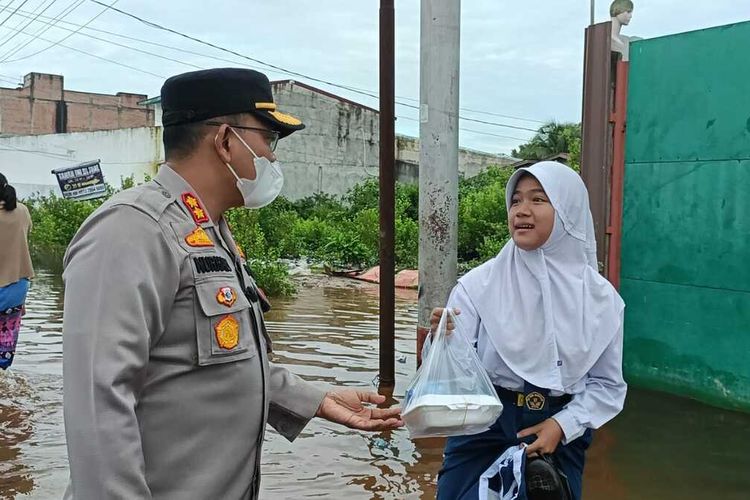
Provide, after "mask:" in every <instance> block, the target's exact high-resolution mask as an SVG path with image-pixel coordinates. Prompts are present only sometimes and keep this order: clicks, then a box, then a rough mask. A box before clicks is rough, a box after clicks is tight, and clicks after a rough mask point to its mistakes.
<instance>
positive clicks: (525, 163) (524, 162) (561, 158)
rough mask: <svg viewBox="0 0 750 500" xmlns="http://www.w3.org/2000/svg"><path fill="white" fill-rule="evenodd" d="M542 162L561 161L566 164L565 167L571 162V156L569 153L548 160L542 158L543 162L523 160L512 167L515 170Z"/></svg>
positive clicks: (553, 156) (558, 154)
mask: <svg viewBox="0 0 750 500" xmlns="http://www.w3.org/2000/svg"><path fill="white" fill-rule="evenodd" d="M540 161H559V162H560V163H564V164H565V165H567V164H568V162H569V161H570V155H569V154H568V153H557V154H556V155H552V156H550V157H548V158H542V159H541V160H521V161H517V162H515V163H514V164H512V165H511V167H513V168H523V167H530V166H531V165H533V164H534V163H539V162H540Z"/></svg>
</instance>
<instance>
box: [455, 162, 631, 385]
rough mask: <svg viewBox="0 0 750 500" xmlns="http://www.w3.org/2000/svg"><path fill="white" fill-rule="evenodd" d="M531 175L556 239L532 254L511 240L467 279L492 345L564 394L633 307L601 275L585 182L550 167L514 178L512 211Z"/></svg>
mask: <svg viewBox="0 0 750 500" xmlns="http://www.w3.org/2000/svg"><path fill="white" fill-rule="evenodd" d="M526 172H528V173H529V174H531V175H533V176H534V177H535V178H536V179H537V180H538V181H539V183H540V184H541V185H542V188H544V191H545V192H546V193H547V196H548V197H549V200H550V203H551V204H552V206H553V207H554V209H555V222H554V228H553V230H552V234H551V235H550V237H549V239H548V240H547V242H546V243H545V244H544V245H543V246H542V247H541V248H539V249H537V250H533V251H526V250H522V249H520V248H518V247H517V246H516V244H515V243H514V242H513V240H512V239H511V240H510V241H508V243H506V244H505V246H504V247H503V249H502V250H501V251H500V253H499V254H498V255H497V257H495V258H493V259H492V260H490V261H487V262H485V263H484V264H482V265H481V266H479V267H477V268H475V269H473V270H472V271H470V272H469V273H467V274H466V275H465V276H464V277H462V278H461V279H460V280H459V281H460V283H461V284H462V285H463V287H464V289H465V290H466V291H467V293H468V295H469V298H470V300H471V302H472V303H473V305H474V307H475V308H476V310H477V313H478V315H479V318H480V320H481V323H482V324H483V325H484V327H485V329H486V330H487V332H488V334H489V341H490V344H491V345H492V346H493V347H494V349H495V350H496V351H497V352H498V354H499V355H500V357H501V358H502V360H503V361H504V362H505V363H506V364H507V365H508V367H509V368H510V369H511V370H512V371H513V372H514V373H515V374H516V375H518V376H519V377H521V378H523V379H524V380H526V381H527V382H530V383H532V384H534V385H536V386H538V387H542V388H546V389H554V390H558V391H563V390H564V389H565V388H566V387H569V386H571V385H573V384H575V383H576V382H578V381H579V380H581V379H582V378H583V377H584V376H585V375H586V373H587V372H588V371H589V370H590V369H591V367H592V366H593V365H594V363H596V361H597V359H599V357H600V356H601V354H602V352H604V350H605V349H606V348H607V346H608V345H609V344H610V343H611V342H612V340H613V339H614V337H615V335H616V334H617V333H618V332H619V330H620V328H621V327H622V317H623V314H622V313H623V310H624V307H625V304H624V303H623V301H622V299H621V298H620V295H619V294H618V293H617V291H616V290H615V289H614V288H613V287H612V285H611V284H610V283H609V282H608V281H607V280H606V279H604V278H603V277H602V276H601V275H600V274H599V272H598V269H597V260H596V240H595V238H594V223H593V218H592V216H591V210H590V208H589V197H588V192H587V190H586V186H585V185H584V184H583V180H581V177H580V176H579V175H578V174H577V173H576V172H575V171H573V170H572V169H570V168H568V167H566V166H565V165H562V164H560V163H557V162H551V161H545V162H540V163H536V164H534V165H533V166H531V167H529V168H521V169H519V170H518V171H517V172H515V173H514V174H513V176H512V177H511V178H510V180H509V181H508V185H507V187H506V192H505V198H506V205H507V207H508V211H510V204H511V199H512V197H513V192H514V191H515V187H516V183H517V182H518V180H519V178H520V177H521V176H522V175H523V174H524V173H526Z"/></svg>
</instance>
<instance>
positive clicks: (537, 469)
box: [524, 455, 573, 500]
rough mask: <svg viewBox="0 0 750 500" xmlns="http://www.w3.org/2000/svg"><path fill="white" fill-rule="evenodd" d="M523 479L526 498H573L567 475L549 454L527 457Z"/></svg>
mask: <svg viewBox="0 0 750 500" xmlns="http://www.w3.org/2000/svg"><path fill="white" fill-rule="evenodd" d="M524 479H525V482H526V496H527V497H528V500H573V494H572V493H571V492H570V485H569V484H568V477H567V476H566V475H565V473H564V472H563V471H561V470H560V469H559V467H557V464H556V463H555V460H554V458H553V457H552V456H550V455H541V456H539V455H537V456H534V457H529V459H528V461H527V462H526V470H525V473H524Z"/></svg>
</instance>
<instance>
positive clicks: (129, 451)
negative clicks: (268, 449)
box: [63, 165, 325, 500]
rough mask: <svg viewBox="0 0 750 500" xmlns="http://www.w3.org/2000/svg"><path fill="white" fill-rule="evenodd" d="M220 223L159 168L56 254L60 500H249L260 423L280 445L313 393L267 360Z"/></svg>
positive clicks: (317, 396)
mask: <svg viewBox="0 0 750 500" xmlns="http://www.w3.org/2000/svg"><path fill="white" fill-rule="evenodd" d="M243 263H244V258H243V257H242V255H241V251H240V250H239V248H238V247H237V246H236V244H235V242H234V240H233V238H232V235H231V233H230V230H229V228H228V227H227V225H226V222H225V221H224V220H223V219H222V220H219V221H218V222H214V221H211V220H210V218H209V216H208V213H207V212H206V211H205V210H204V208H203V203H202V202H201V200H200V199H199V198H198V197H197V195H195V193H194V192H193V190H192V188H191V187H190V185H189V184H188V183H187V182H186V181H185V180H184V179H183V178H182V177H180V176H179V175H178V174H177V173H176V172H175V171H174V170H173V169H171V168H170V167H169V166H168V165H164V166H162V167H161V169H160V171H159V173H158V175H157V176H156V178H155V179H154V180H153V181H151V182H148V183H146V184H144V185H141V186H138V187H135V188H133V189H129V190H126V191H123V192H121V193H119V194H117V195H115V196H113V197H112V198H111V199H110V200H108V201H107V202H106V203H105V204H103V205H102V206H101V207H100V208H99V209H98V210H96V212H95V213H94V214H93V215H92V216H91V217H89V218H88V219H87V220H86V222H85V223H84V224H83V226H82V227H81V228H80V230H79V231H78V233H77V234H76V236H75V238H74V239H73V241H72V242H71V244H70V247H69V248H68V251H67V253H66V255H65V260H64V265H65V271H64V274H63V278H64V280H65V315H64V326H63V341H64V356H63V364H64V410H65V430H66V433H67V443H68V453H69V459H70V474H71V483H70V485H69V487H68V490H67V492H66V498H70V499H76V500H104V499H112V498H117V499H127V500H134V499H150V498H153V499H160V500H177V499H179V500H185V499H201V500H204V499H206V500H207V499H212V500H213V499H217V500H218V499H222V500H234V499H237V500H240V499H254V498H257V496H258V490H259V477H260V452H261V445H262V442H263V435H264V428H265V424H266V422H268V423H270V424H271V425H272V426H273V427H274V428H275V429H276V430H277V431H278V432H279V433H281V434H282V435H284V436H285V437H286V438H287V439H289V440H293V439H294V438H295V437H296V436H297V435H298V434H299V433H300V432H301V431H302V429H303V428H304V426H305V425H306V424H307V422H308V421H309V420H310V419H311V418H312V417H313V416H314V414H315V412H316V411H317V409H318V407H319V405H320V403H321V401H322V399H323V397H324V395H325V392H324V391H323V390H322V389H319V388H316V387H314V386H312V385H311V384H309V383H306V382H304V381H303V380H302V379H300V378H299V377H297V376H295V375H293V374H292V373H290V372H289V371H288V370H286V369H285V368H282V367H280V366H276V365H274V364H273V363H271V362H270V361H269V359H268V352H267V351H268V350H269V348H270V345H271V342H270V339H269V337H268V334H267V332H266V328H265V326H264V323H263V315H262V312H261V309H260V305H259V303H258V301H257V291H256V288H255V283H254V281H253V279H252V277H251V276H250V275H249V274H248V273H247V272H246V270H245V269H244V266H243Z"/></svg>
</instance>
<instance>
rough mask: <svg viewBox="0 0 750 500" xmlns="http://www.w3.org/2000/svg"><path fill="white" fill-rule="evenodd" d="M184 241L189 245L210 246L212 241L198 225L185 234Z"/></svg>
mask: <svg viewBox="0 0 750 500" xmlns="http://www.w3.org/2000/svg"><path fill="white" fill-rule="evenodd" d="M185 243H187V244H188V246H191V247H212V246H214V242H213V241H211V238H210V237H209V236H208V234H207V233H206V231H204V230H203V228H202V227H200V226H198V227H196V228H195V230H193V231H192V232H191V233H190V234H188V235H187V236H185Z"/></svg>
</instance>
